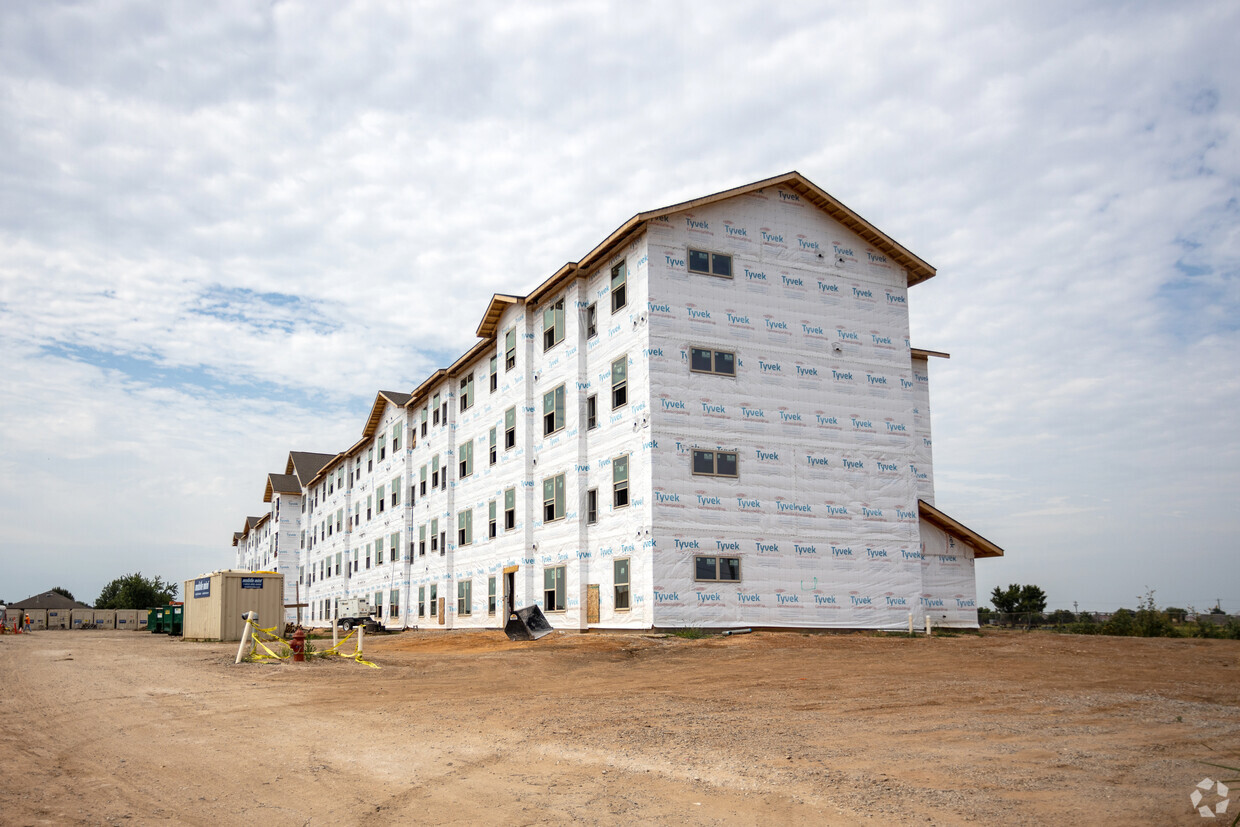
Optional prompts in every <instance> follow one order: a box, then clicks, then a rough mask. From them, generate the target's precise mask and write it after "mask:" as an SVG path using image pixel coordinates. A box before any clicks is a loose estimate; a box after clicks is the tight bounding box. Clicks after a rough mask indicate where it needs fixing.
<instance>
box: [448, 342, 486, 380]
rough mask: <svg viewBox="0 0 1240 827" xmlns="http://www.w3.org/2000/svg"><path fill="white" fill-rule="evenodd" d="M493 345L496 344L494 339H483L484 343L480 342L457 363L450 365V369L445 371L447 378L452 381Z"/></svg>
mask: <svg viewBox="0 0 1240 827" xmlns="http://www.w3.org/2000/svg"><path fill="white" fill-rule="evenodd" d="M493 343H494V339H489V338H488V339H483V340H482V341H480V342H478V343H477V344H475V345H474V346H473V347H471V348H470V349H469V350H467V351H465V354H464V355H463V356H461V358H460V359H457V360H456V361H455V362H453V363H452V364H451V365H449V366H448V368H447V369H446V370H445V373H446V374H447V378H449V379H451V378H453V377H455V376H457V375H458V374H459V373H460V372H461V371H462V370H464V369H465V368H466V367H468V366H469V363H470V362H472V361H473V360H474V359H476V358H477V357H478V355H479V354H481V353H484V352H485V351H486V349H487V348H488V347H489V346H490V345H492V344H493Z"/></svg>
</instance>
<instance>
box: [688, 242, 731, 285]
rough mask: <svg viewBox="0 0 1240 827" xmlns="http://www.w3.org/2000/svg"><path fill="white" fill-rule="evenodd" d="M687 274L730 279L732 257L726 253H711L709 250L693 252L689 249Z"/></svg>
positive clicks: (693, 250)
mask: <svg viewBox="0 0 1240 827" xmlns="http://www.w3.org/2000/svg"><path fill="white" fill-rule="evenodd" d="M689 272H690V273H701V274H702V275H704V276H718V277H719V278H723V279H730V278H732V257H731V256H730V255H727V254H726V253H712V252H711V251H709V250H695V249H693V248H692V247H690V248H689Z"/></svg>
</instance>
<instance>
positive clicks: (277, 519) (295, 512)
mask: <svg viewBox="0 0 1240 827" xmlns="http://www.w3.org/2000/svg"><path fill="white" fill-rule="evenodd" d="M268 525H270V526H271V535H270V539H271V555H270V560H271V562H270V563H267V564H266V566H265V569H264V570H266V571H276V572H279V573H280V574H282V575H283V576H284V602H285V604H286V605H292V604H294V603H297V602H298V597H299V594H298V588H297V569H298V565H299V563H300V561H301V549H300V548H299V547H298V546H299V544H300V539H301V495H300V494H280V493H277V492H272V495H271V518H270V520H268ZM296 620H297V609H295V608H289V609H285V610H284V622H285V623H292V622H295V621H296Z"/></svg>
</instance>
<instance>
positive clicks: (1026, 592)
mask: <svg viewBox="0 0 1240 827" xmlns="http://www.w3.org/2000/svg"><path fill="white" fill-rule="evenodd" d="M1045 609H1046V592H1044V591H1042V590H1041V589H1040V588H1038V587H1037V586H1035V585H1033V584H1030V585H1028V586H1021V587H1020V599H1019V600H1018V601H1017V602H1016V611H1018V612H1022V613H1023V612H1033V613H1037V612H1042V611H1044V610H1045Z"/></svg>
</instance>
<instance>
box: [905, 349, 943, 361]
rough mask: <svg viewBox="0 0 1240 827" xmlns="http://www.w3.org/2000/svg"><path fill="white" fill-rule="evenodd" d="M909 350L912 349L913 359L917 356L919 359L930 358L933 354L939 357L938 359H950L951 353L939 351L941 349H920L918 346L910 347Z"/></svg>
mask: <svg viewBox="0 0 1240 827" xmlns="http://www.w3.org/2000/svg"><path fill="white" fill-rule="evenodd" d="M911 350H912V351H913V358H914V359H918V358H920V359H928V358H930V357H931V356H935V357H937V358H939V359H950V358H952V355H951V354H950V353H944V352H943V351H941V350H922V349H921V348H919V347H915V348H912V349H911Z"/></svg>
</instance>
